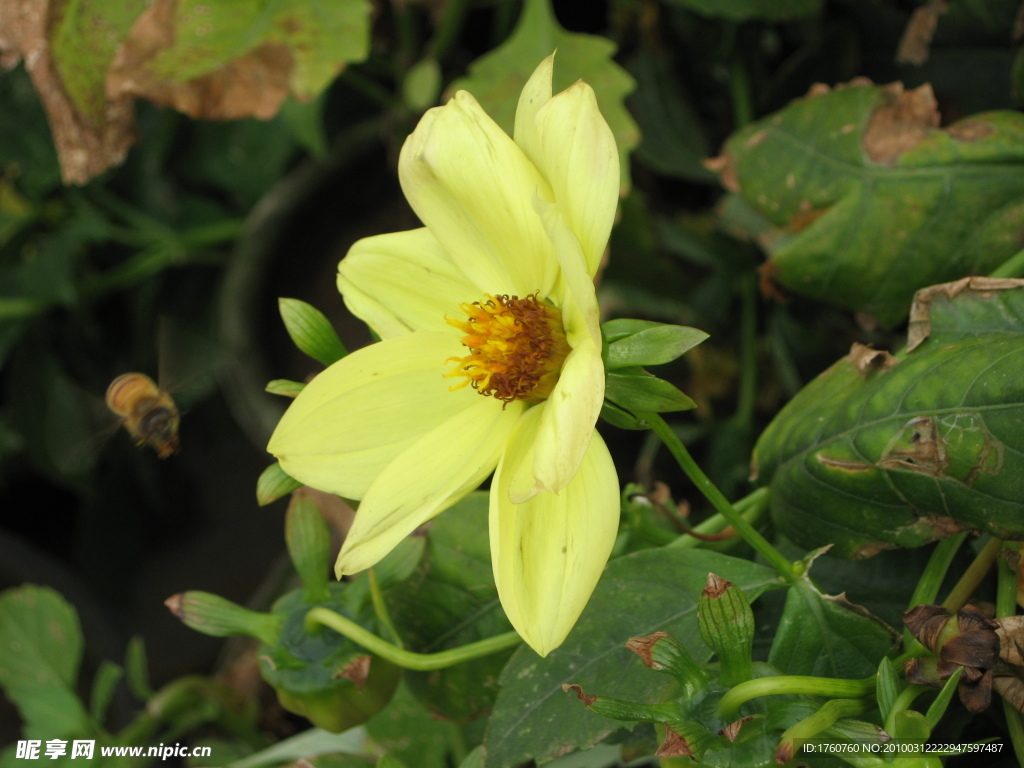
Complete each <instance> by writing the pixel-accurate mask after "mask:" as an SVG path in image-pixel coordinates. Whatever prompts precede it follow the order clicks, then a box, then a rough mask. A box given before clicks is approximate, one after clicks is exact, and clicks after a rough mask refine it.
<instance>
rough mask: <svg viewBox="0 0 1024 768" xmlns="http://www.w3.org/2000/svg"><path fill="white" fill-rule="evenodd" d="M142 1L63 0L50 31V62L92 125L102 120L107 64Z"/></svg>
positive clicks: (142, 9) (75, 104)
mask: <svg viewBox="0 0 1024 768" xmlns="http://www.w3.org/2000/svg"><path fill="white" fill-rule="evenodd" d="M146 6H147V2H146V0H67V2H64V3H60V11H59V13H58V14H57V16H56V18H57V20H58V21H57V23H56V24H55V26H54V28H53V30H52V32H51V33H50V35H51V38H50V40H51V46H52V48H51V50H52V56H53V63H54V66H55V68H56V70H57V72H58V73H59V75H60V79H61V86H62V87H63V90H64V92H65V94H67V97H68V99H69V100H70V101H71V103H72V104H74V106H75V109H77V110H78V112H79V113H80V115H81V116H82V117H84V118H85V119H86V120H88V121H90V122H91V123H92V124H93V125H94V126H95V127H97V128H98V127H100V126H102V125H103V123H104V121H105V120H106V119H107V115H106V110H107V93H106V77H107V69H108V68H109V67H110V64H111V62H113V60H114V54H116V53H117V49H118V47H119V46H120V44H121V42H122V40H124V38H125V37H126V36H127V34H128V31H129V30H130V29H131V28H132V25H133V24H134V23H135V20H136V19H137V18H138V16H139V14H141V13H142V12H143V11H144V10H145V9H146Z"/></svg>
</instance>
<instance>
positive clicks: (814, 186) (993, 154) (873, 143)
mask: <svg viewBox="0 0 1024 768" xmlns="http://www.w3.org/2000/svg"><path fill="white" fill-rule="evenodd" d="M937 123H938V113H937V112H936V111H935V101H934V98H933V97H932V94H931V90H930V88H929V87H927V86H923V87H922V88H919V89H917V90H914V91H906V92H904V91H903V90H902V87H901V86H899V85H898V84H897V85H892V86H885V87H881V86H867V85H855V86H851V87H846V88H842V89H836V90H832V91H828V90H823V89H819V90H818V91H816V92H815V94H814V95H812V96H809V97H808V98H804V99H801V100H798V101H795V102H793V103H792V104H791V105H790V106H788V107H786V108H785V109H783V110H781V111H780V112H778V113H776V114H775V115H773V116H771V117H769V118H766V119H764V120H762V121H760V122H757V123H754V124H752V125H750V126H747V127H746V128H744V129H742V130H741V131H739V132H738V133H736V134H734V135H733V136H732V138H730V139H729V141H728V143H727V144H726V147H725V151H724V154H723V156H722V158H720V159H719V162H720V163H721V165H720V170H721V173H722V179H723V182H724V183H725V184H726V186H727V187H728V188H729V189H731V190H734V191H738V192H739V193H740V194H742V195H743V197H744V198H745V199H746V201H747V202H748V203H749V204H750V205H752V206H753V207H754V208H756V209H757V210H758V212H759V213H761V214H762V215H764V216H765V217H767V218H768V219H770V220H771V222H772V223H773V224H774V225H775V229H774V230H773V231H771V232H769V233H768V234H767V235H762V238H761V242H762V243H763V244H765V245H766V247H767V249H768V251H769V252H770V254H771V262H770V266H769V271H768V272H767V275H768V276H770V277H771V278H772V279H774V280H776V281H778V282H779V283H780V284H782V285H783V286H785V287H786V288H789V289H791V290H793V291H796V292H799V293H804V294H807V295H809V296H813V297H815V298H819V299H824V300H827V301H831V302H834V303H836V304H840V305H842V306H845V307H849V308H851V309H855V310H857V311H860V312H866V313H869V314H872V315H875V316H876V317H877V318H878V319H879V320H880V321H881V322H882V323H883V324H885V325H893V324H895V323H897V322H899V321H900V320H902V319H903V318H904V317H905V316H906V311H907V307H908V306H909V302H910V298H911V296H912V295H913V293H914V291H916V290H917V289H918V288H922V287H924V286H927V285H931V284H934V283H940V282H944V281H947V280H954V279H957V278H959V277H962V276H963V275H967V274H985V273H987V272H989V271H991V270H992V269H994V268H995V267H996V266H998V265H999V264H1001V263H1002V262H1003V261H1005V260H1006V259H1007V258H1009V256H1011V255H1012V254H1013V253H1015V252H1016V251H1017V250H1018V249H1019V248H1020V243H1019V241H1018V232H1019V231H1020V229H1021V227H1022V226H1024V173H1022V172H1021V170H1022V165H1024V140H1022V137H1024V115H1021V114H1019V113H1015V112H986V113H983V114H978V115H975V116H973V117H969V118H966V119H964V120H961V121H959V122H957V123H954V124H953V125H951V126H949V127H946V128H941V129H940V128H937V127H935V125H937Z"/></svg>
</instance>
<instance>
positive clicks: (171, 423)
mask: <svg viewBox="0 0 1024 768" xmlns="http://www.w3.org/2000/svg"><path fill="white" fill-rule="evenodd" d="M107 407H108V408H109V409H110V410H111V411H113V412H114V413H115V414H117V416H118V417H119V418H120V419H121V423H122V424H124V428H125V429H126V430H128V434H129V435H131V436H132V437H133V438H134V439H135V444H136V445H143V444H145V445H148V446H150V447H151V448H152V449H153V450H154V451H156V455H157V456H158V457H160V458H161V459H166V458H167V457H168V456H172V455H173V454H175V453H177V452H178V422H179V421H180V420H181V417H180V415H179V414H178V407H177V406H176V405H175V404H174V400H173V399H172V398H171V396H170V395H169V394H168V393H167V392H166V391H165V390H163V389H161V388H160V387H158V386H157V385H156V383H155V382H154V381H153V380H152V379H151V378H149V376H147V375H146V374H144V373H122V374H121V375H120V376H118V377H117V378H116V379H114V380H113V381H112V382H110V386H109V387H107Z"/></svg>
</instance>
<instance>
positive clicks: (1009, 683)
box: [992, 675, 1024, 714]
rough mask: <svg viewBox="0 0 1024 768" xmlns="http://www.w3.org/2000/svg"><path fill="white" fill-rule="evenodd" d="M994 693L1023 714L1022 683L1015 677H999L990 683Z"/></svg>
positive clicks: (1023, 682) (1023, 697)
mask: <svg viewBox="0 0 1024 768" xmlns="http://www.w3.org/2000/svg"><path fill="white" fill-rule="evenodd" d="M992 687H993V688H995V690H996V693H998V694H999V695H1000V696H1002V697H1003V698H1004V699H1006V700H1007V701H1008V702H1010V704H1011V705H1013V707H1014V709H1016V710H1017V711H1018V712H1020V713H1021V714H1024V681H1022V680H1021V679H1020V677H1018V676H1017V675H999V676H997V677H996V678H995V679H994V680H993V681H992Z"/></svg>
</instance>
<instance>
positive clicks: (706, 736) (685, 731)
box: [662, 719, 716, 765]
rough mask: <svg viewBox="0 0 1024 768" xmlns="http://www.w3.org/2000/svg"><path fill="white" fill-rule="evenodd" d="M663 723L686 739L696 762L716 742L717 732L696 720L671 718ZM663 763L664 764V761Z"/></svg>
mask: <svg viewBox="0 0 1024 768" xmlns="http://www.w3.org/2000/svg"><path fill="white" fill-rule="evenodd" d="M663 725H664V726H665V727H666V728H671V729H672V730H673V731H674V732H675V734H676V735H677V736H679V737H681V738H682V739H684V740H685V741H686V747H687V749H689V750H690V753H691V754H692V755H693V761H694V762H696V761H699V760H700V759H701V758H702V757H703V756H704V752H705V751H707V750H708V748H709V747H712V746H714V744H715V741H716V738H715V734H713V733H712V732H711V731H709V730H708V729H707V728H705V727H704V726H703V725H701V724H700V723H698V722H696V721H695V720H683V719H676V720H669V721H667V722H665V723H663ZM666 741H667V739H666ZM663 746H664V743H663ZM662 764H663V765H664V763H662ZM690 764H691V765H692V764H693V763H690Z"/></svg>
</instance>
